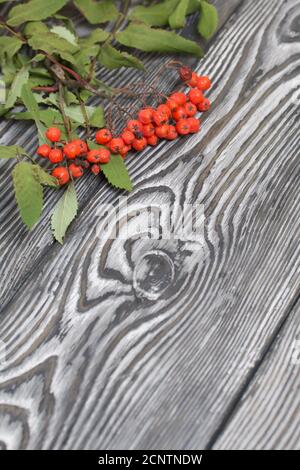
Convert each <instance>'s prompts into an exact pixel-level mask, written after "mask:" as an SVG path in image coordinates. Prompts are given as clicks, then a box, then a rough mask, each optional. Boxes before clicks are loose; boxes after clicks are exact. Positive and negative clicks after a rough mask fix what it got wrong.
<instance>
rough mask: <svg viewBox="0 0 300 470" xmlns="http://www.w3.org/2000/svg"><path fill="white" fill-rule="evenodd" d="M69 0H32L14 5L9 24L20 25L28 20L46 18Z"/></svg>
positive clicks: (9, 15) (9, 16)
mask: <svg viewBox="0 0 300 470" xmlns="http://www.w3.org/2000/svg"><path fill="white" fill-rule="evenodd" d="M67 2H68V0H51V1H45V0H30V1H29V2H27V3H26V4H24V3H22V4H21V5H17V6H15V7H13V8H12V9H11V10H10V12H9V14H8V21H7V23H8V24H9V26H19V25H20V24H22V23H26V22H27V21H38V20H44V19H46V18H48V17H49V16H52V15H53V14H54V13H56V12H57V11H59V10H60V9H61V8H62V7H63V6H64V5H65V4H66V3H67Z"/></svg>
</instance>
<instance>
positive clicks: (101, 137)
mask: <svg viewBox="0 0 300 470" xmlns="http://www.w3.org/2000/svg"><path fill="white" fill-rule="evenodd" d="M111 139H112V135H111V132H110V130H109V129H100V131H98V132H97V133H96V142H97V144H100V145H105V144H108V142H110V141H111Z"/></svg>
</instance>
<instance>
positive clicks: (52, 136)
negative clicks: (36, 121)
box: [46, 127, 61, 142]
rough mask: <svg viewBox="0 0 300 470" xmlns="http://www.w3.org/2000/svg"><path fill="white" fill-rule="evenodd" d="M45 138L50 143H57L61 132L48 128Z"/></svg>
mask: <svg viewBox="0 0 300 470" xmlns="http://www.w3.org/2000/svg"><path fill="white" fill-rule="evenodd" d="M46 137H47V139H48V140H50V142H58V141H59V140H60V137H61V132H60V130H59V129H58V128H57V127H50V128H49V129H47V131H46Z"/></svg>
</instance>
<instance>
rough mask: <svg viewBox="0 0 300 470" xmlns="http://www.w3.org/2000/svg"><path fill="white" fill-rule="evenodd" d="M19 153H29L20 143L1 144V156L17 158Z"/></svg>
mask: <svg viewBox="0 0 300 470" xmlns="http://www.w3.org/2000/svg"><path fill="white" fill-rule="evenodd" d="M18 155H20V156H21V155H27V152H26V150H24V149H23V147H20V146H19V145H8V146H7V145H1V146H0V158H16V157H17V156H18Z"/></svg>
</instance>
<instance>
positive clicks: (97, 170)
mask: <svg viewBox="0 0 300 470" xmlns="http://www.w3.org/2000/svg"><path fill="white" fill-rule="evenodd" d="M100 171H101V168H100V166H99V165H96V164H94V165H92V166H91V172H92V173H94V175H99V173H100Z"/></svg>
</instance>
